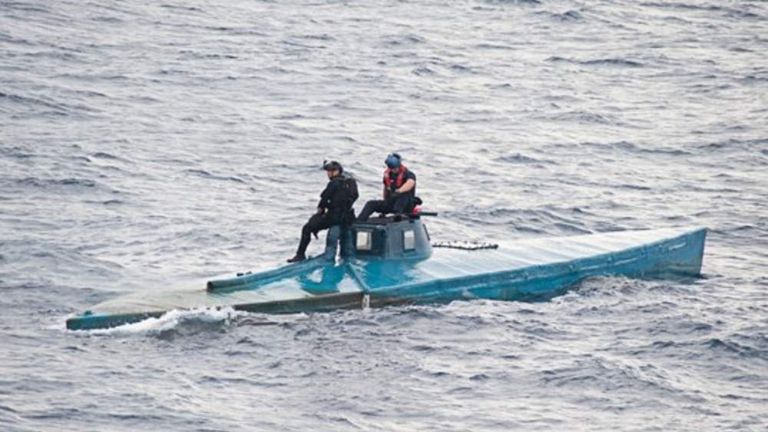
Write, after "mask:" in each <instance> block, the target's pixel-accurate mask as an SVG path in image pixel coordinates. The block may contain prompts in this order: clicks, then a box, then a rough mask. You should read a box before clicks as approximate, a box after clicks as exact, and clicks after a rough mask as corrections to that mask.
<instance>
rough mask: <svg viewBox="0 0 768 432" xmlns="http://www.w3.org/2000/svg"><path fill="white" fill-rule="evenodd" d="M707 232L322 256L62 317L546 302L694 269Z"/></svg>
mask: <svg viewBox="0 0 768 432" xmlns="http://www.w3.org/2000/svg"><path fill="white" fill-rule="evenodd" d="M705 239H706V230H705V229H701V228H699V229H664V230H652V231H626V232H616V233H606V234H595V235H587V236H575V237H557V238H547V239H536V240H524V241H518V242H513V243H508V244H502V245H500V247H499V248H498V249H493V250H475V251H467V250H456V249H436V250H435V251H434V253H433V254H432V256H431V257H429V258H428V259H397V260H391V259H368V260H363V259H358V258H350V259H347V260H345V261H343V262H340V263H337V262H334V261H332V260H327V259H324V258H322V257H320V258H315V259H312V260H309V261H305V262H303V263H299V264H295V265H288V266H283V267H279V268H276V269H273V270H269V271H265V272H259V273H254V274H248V275H244V276H241V277H237V278H232V279H224V280H217V281H211V282H209V283H208V286H207V287H206V288H205V289H202V288H200V289H190V290H175V291H164V292H153V293H137V294H134V295H130V296H126V297H122V298H119V299H115V300H112V301H109V302H105V303H102V304H100V305H97V306H94V307H93V308H91V310H89V311H86V312H85V313H83V314H81V315H78V316H75V317H72V318H70V319H69V320H67V328H68V329H71V330H89V329H101V328H110V327H116V326H119V325H123V324H128V323H134V322H138V321H141V320H144V319H147V318H152V317H159V316H161V315H162V314H163V313H165V312H167V311H170V310H177V309H194V308H222V307H231V308H233V309H235V310H242V311H249V312H261V313H298V312H324V311H331V310H335V309H352V308H361V307H365V306H371V307H377V306H385V305H392V304H413V303H440V302H449V301H453V300H460V299H494V300H515V301H531V300H541V299H548V298H551V297H553V296H557V295H559V294H562V293H563V292H565V291H566V290H567V289H568V288H570V287H572V286H573V285H574V284H577V283H578V282H580V281H582V280H584V279H586V278H590V277H595V276H626V277H642V278H646V277H653V278H658V277H665V276H668V275H678V276H697V275H699V274H700V273H701V266H702V257H703V254H704V243H705Z"/></svg>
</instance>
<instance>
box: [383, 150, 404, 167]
mask: <svg viewBox="0 0 768 432" xmlns="http://www.w3.org/2000/svg"><path fill="white" fill-rule="evenodd" d="M402 159H403V158H402V157H400V155H399V154H397V153H390V154H389V156H387V159H386V160H385V161H384V163H385V164H387V168H389V169H397V168H400V162H401V161H402Z"/></svg>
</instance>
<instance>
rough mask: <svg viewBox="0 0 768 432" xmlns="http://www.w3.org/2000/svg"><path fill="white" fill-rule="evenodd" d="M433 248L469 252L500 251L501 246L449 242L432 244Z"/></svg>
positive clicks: (472, 242) (482, 243) (470, 242)
mask: <svg viewBox="0 0 768 432" xmlns="http://www.w3.org/2000/svg"><path fill="white" fill-rule="evenodd" d="M432 247H433V248H443V249H461V250H467V251H476V250H483V249H498V248H499V245H498V244H496V243H488V242H474V241H449V242H435V243H432Z"/></svg>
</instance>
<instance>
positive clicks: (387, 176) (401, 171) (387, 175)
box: [384, 165, 408, 189]
mask: <svg viewBox="0 0 768 432" xmlns="http://www.w3.org/2000/svg"><path fill="white" fill-rule="evenodd" d="M407 172H408V168H406V167H405V165H400V168H398V171H397V178H396V179H395V182H394V185H395V189H400V187H402V186H403V184H404V183H405V173H407ZM384 186H386V187H387V189H392V170H391V169H390V168H387V169H386V171H384Z"/></svg>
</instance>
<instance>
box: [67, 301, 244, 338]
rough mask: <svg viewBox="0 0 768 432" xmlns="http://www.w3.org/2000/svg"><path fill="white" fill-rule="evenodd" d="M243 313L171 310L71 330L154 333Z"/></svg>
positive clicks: (103, 333)
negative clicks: (102, 326) (130, 320)
mask: <svg viewBox="0 0 768 432" xmlns="http://www.w3.org/2000/svg"><path fill="white" fill-rule="evenodd" d="M245 315H248V312H243V311H236V310H234V309H233V308H231V307H226V308H196V309H185V310H171V311H168V312H166V313H164V314H163V315H161V316H159V317H157V318H147V319H145V320H142V321H139V322H136V323H130V324H124V325H121V326H118V327H112V328H108V329H95V330H73V332H77V333H80V334H89V335H132V334H154V333H160V332H164V331H168V330H172V329H174V328H176V327H177V326H179V325H180V324H182V323H184V322H190V321H198V322H203V323H215V322H222V321H223V322H224V323H225V324H229V323H230V322H231V321H232V320H233V319H235V318H237V317H241V316H245Z"/></svg>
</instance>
